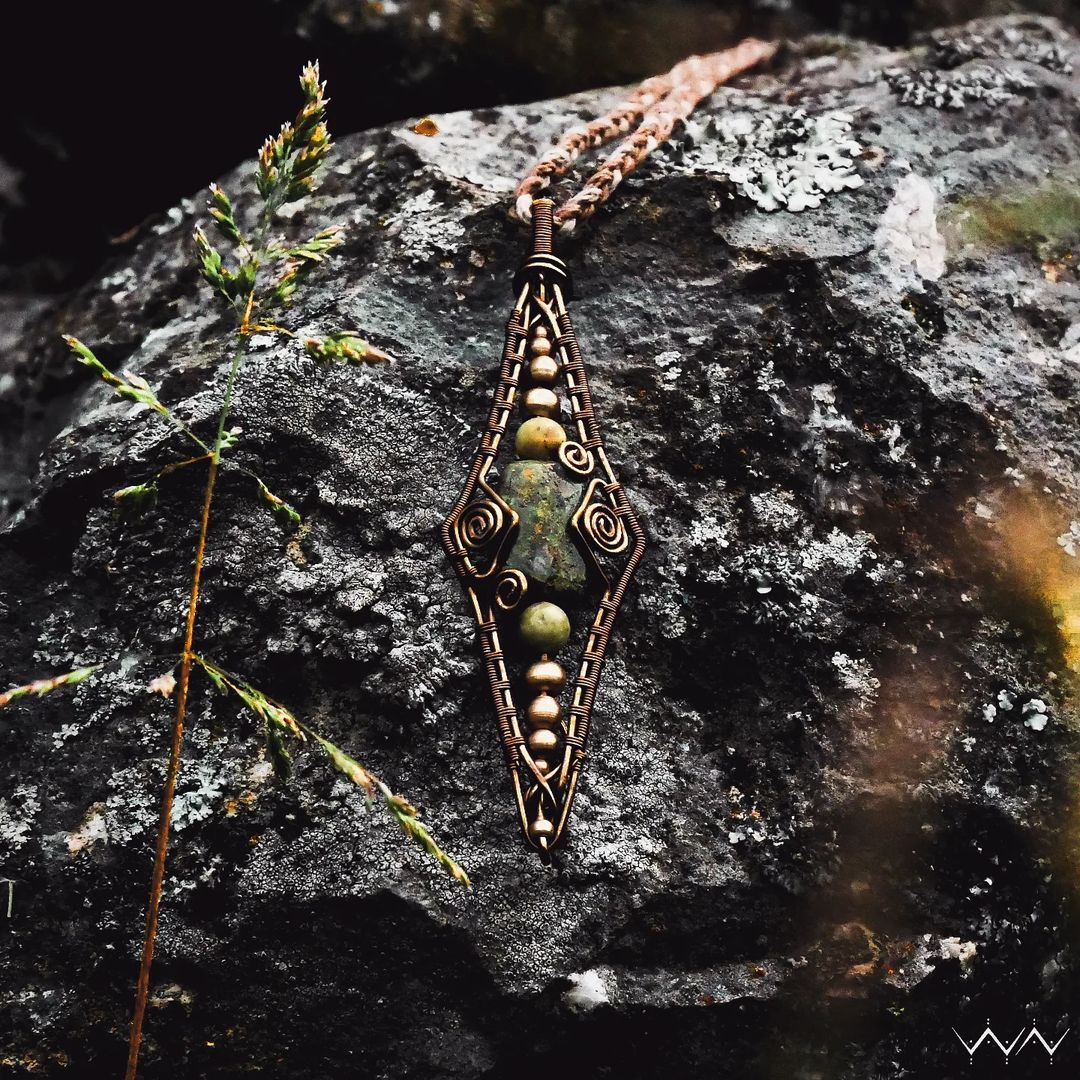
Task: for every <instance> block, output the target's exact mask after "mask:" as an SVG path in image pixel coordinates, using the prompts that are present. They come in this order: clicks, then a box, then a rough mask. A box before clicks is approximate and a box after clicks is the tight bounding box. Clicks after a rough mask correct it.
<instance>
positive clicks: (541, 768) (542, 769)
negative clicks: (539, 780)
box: [533, 757, 551, 776]
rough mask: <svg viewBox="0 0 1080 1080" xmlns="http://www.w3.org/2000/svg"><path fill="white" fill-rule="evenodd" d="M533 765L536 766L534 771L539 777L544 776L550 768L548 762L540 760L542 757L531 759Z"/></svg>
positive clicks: (545, 759)
mask: <svg viewBox="0 0 1080 1080" xmlns="http://www.w3.org/2000/svg"><path fill="white" fill-rule="evenodd" d="M533 764H534V765H535V766H536V771H537V772H538V773H539V774H540V775H541V776H544V775H545V774H546V773H547V771H548V770H549V769H550V768H551V763H550V762H549V761H548V759H547V758H542V757H538V758H533Z"/></svg>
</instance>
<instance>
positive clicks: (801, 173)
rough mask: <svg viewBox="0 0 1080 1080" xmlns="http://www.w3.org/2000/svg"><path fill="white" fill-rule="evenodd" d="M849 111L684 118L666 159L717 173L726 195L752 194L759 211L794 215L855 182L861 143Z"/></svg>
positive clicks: (748, 196)
mask: <svg viewBox="0 0 1080 1080" xmlns="http://www.w3.org/2000/svg"><path fill="white" fill-rule="evenodd" d="M852 126H853V118H852V116H851V115H850V114H849V113H844V112H837V111H834V112H826V113H822V114H820V115H818V116H809V115H807V113H806V111H805V110H804V109H787V110H785V109H773V110H771V111H769V112H765V113H751V112H746V111H743V112H738V111H735V112H731V113H724V114H723V115H721V116H717V117H711V118H710V119H709V120H708V121H706V122H705V123H704V124H701V123H695V122H694V121H693V120H691V121H689V122H688V123H687V125H686V129H685V131H684V133H683V135H682V137H681V139H680V140H678V141H677V142H676V144H675V145H674V146H673V147H672V148H671V150H669V151H668V154H669V156H670V157H673V158H674V159H675V160H678V161H680V162H681V163H682V164H684V165H687V166H689V167H690V168H692V169H700V170H702V171H705V172H708V173H712V174H715V175H717V176H719V177H721V178H722V179H723V180H724V181H726V183H727V184H728V186H729V190H728V192H727V194H728V197H729V198H735V197H736V196H741V197H742V198H746V199H750V200H751V201H752V202H753V203H755V204H756V205H757V206H758V207H760V208H761V209H762V210H768V211H773V210H789V211H791V212H793V213H798V212H799V211H802V210H807V209H811V208H814V207H818V206H820V205H821V204H822V202H823V201H824V199H825V198H826V197H827V196H828V195H831V194H833V193H835V192H838V191H845V190H848V189H851V188H857V187H861V186H862V184H863V178H862V177H861V176H860V175H859V173H858V170H857V168H856V165H855V159H856V158H857V157H858V156H859V155H860V154H861V153H862V151H863V147H862V144H861V143H860V142H859V141H858V139H857V138H855V136H854V135H853V134H852Z"/></svg>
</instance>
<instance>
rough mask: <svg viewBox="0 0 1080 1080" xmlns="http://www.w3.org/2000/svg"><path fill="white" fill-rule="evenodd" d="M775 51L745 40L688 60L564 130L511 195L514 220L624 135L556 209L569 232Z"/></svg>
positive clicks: (557, 219)
mask: <svg viewBox="0 0 1080 1080" xmlns="http://www.w3.org/2000/svg"><path fill="white" fill-rule="evenodd" d="M776 49H777V46H776V44H775V43H773V42H768V41H759V40H758V39H757V38H746V40H745V41H740V42H739V44H738V45H736V46H734V47H733V48H731V49H724V50H722V51H721V52H715V53H709V54H708V55H706V56H688V57H687V58H686V59H685V60H680V61H679V63H677V64H676V65H675V66H674V67H673V68H672V69H671V70H670V71H669V72H668V73H667V74H666V75H656V76H654V77H653V78H651V79H646V80H645V81H644V82H643V83H642V84H641V85H640V86H639V87H638V88H637V89H636V90H635V91H634V92H633V93H632V94H631V95H630V96H629V97H628V98H627V99H626V101H624V102H623V103H622V104H621V105H618V106H617V107H616V108H614V109H613V110H612V111H611V112H610V113H608V114H607V116H602V117H599V118H598V119H596V120H593V121H592V122H591V123H589V124H586V125H584V126H583V127H579V128H573V129H571V130H570V131H568V132H567V133H566V134H565V135H564V136H563V137H562V138H561V139H560V140H559V141H558V142H557V143H556V144H555V146H553V147H552V148H551V150H550V151H549V152H548V154H547V155H546V156H545V157H543V158H541V159H540V160H539V161H538V162H537V163H536V164H535V165H534V166H533V167H532V168H531V169H530V170H529V174H528V175H527V176H526V177H525V179H524V180H522V181H521V183H520V184H519V185H518V189H517V191H516V193H515V200H516V201H515V208H516V211H517V215H518V217H519V218H521V220H522V221H529V220H530V219H531V217H532V201H533V199H534V198H536V197H537V196H538V195H539V194H540V192H542V191H543V190H544V189H545V188H547V187H548V185H549V184H550V183H551V181H552V180H555V179H558V178H559V177H560V176H565V175H566V173H567V172H569V170H570V167H571V166H572V165H573V164H574V162H575V161H576V160H577V159H578V158H579V157H580V156H581V155H582V154H584V153H586V152H587V151H589V150H592V149H594V148H596V147H598V146H603V145H604V144H605V143H609V142H611V141H613V140H614V139H617V138H619V136H621V135H626V138H625V139H623V141H622V142H621V143H619V145H618V147H617V148H616V150H615V152H614V153H613V154H611V155H610V156H609V157H608V158H607V159H606V160H605V161H604V163H603V164H602V165H601V166H600V168H599V169H597V170H596V172H594V173H593V174H592V176H590V177H589V179H588V180H586V181H585V184H584V185H583V187H582V189H581V190H580V191H579V192H578V193H577V194H576V195H574V196H572V197H571V198H569V199H567V200H566V202H564V203H563V204H562V205H561V206H559V207H556V209H555V224H556V225H557V226H560V227H561V228H562V230H563V231H564V232H569V231H570V230H571V229H573V227H574V226H575V225H576V224H577V222H579V221H581V220H583V219H584V218H587V217H589V216H590V215H591V214H593V213H595V212H596V208H597V207H598V206H600V205H602V204H603V203H605V202H606V201H607V200H608V198H609V197H610V196H611V193H612V192H613V191H614V190H615V188H616V187H618V186H619V184H620V183H622V181H623V180H624V179H625V178H626V177H627V176H628V175H629V174H630V173H632V172H633V171H634V170H635V169H636V168H637V167H638V166H639V165H640V164H641V163H642V162H643V161H644V160H645V159H646V158H647V157H648V156H649V154H651V153H652V152H653V150H655V149H656V148H657V147H658V146H659V145H660V144H661V143H663V142H666V141H667V140H668V139H669V138H670V137H671V133H672V131H673V130H674V129H675V125H676V124H677V123H679V122H680V121H681V120H685V119H686V118H687V117H688V116H689V115H690V114H691V113H692V112H693V111H694V109H696V108H697V106H698V104H699V103H700V102H701V101H702V99H704V98H707V97H708V96H709V95H710V94H711V93H712V92H713V91H714V90H716V88H717V87H718V86H721V85H723V84H724V83H726V82H727V81H728V80H729V79H732V78H734V76H736V75H738V74H739V73H740V72H743V71H746V69H747V68H751V67H753V66H754V65H755V64H760V63H763V62H765V61H767V60H769V59H771V58H772V56H773V55H774V54H775V52H776ZM628 132H630V134H629V135H627V133H628Z"/></svg>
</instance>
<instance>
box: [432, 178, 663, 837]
mask: <svg viewBox="0 0 1080 1080" xmlns="http://www.w3.org/2000/svg"><path fill="white" fill-rule="evenodd" d="M553 210H554V204H553V203H552V201H551V200H550V199H536V200H535V201H534V202H533V204H532V254H531V255H530V257H529V258H528V259H527V260H526V262H525V264H524V265H523V266H522V267H521V269H520V270H519V271H518V272H517V274H516V275H515V277H514V295H515V297H516V303H515V306H514V309H513V311H512V312H511V315H510V320H509V322H508V323H507V327H506V344H505V347H504V349H503V355H502V369H501V371H500V373H499V382H498V385H497V386H496V388H495V393H494V396H493V398H492V402H491V411H490V413H489V414H488V420H487V424H486V426H485V428H484V433H483V436H482V437H481V440H480V447H479V449H478V450H477V452H476V455H475V457H474V458H473V461H472V466H471V468H470V470H469V474H468V478H467V480H466V482H465V488H464V490H463V491H462V493H461V496H460V498H459V499H458V500H457V502H456V503H455V504H454V508H453V510H452V511H451V512H450V514H449V516H448V517H447V518H446V520H445V521H444V522H443V525H442V542H443V546H444V547H445V549H446V552H447V554H448V555H449V557H450V560H451V561H452V562H453V564H454V569H455V570H456V571H457V574H458V576H459V577H460V578H461V581H462V584H463V586H464V588H465V591H466V593H467V594H468V597H469V600H470V601H471V604H472V610H473V615H474V617H475V619H476V629H477V637H478V639H479V643H480V649H481V652H482V654H483V659H484V667H485V670H486V672H487V677H488V682H489V684H490V686H491V694H492V698H493V699H494V703H495V716H496V720H497V722H498V728H499V736H500V738H501V740H502V745H503V751H504V754H505V757H506V763H507V766H508V767H509V770H510V778H511V782H512V784H513V792H514V799H515V802H516V804H517V812H518V818H519V820H520V823H521V828H522V830H523V832H524V834H525V838H526V840H527V841H528V843H529V844H530V845H531V846H532V847H534V848H535V849H537V850H538V851H539V852H540V853H541V855H542V856H543V857H547V856H548V854H549V853H550V852H551V850H552V849H553V848H554V847H555V846H556V845H557V844H558V843H559V841H560V840H561V839H562V838H563V836H564V834H565V832H566V826H567V821H568V819H569V816H570V810H571V807H572V805H573V801H574V792H575V791H576V789H577V785H578V779H579V777H580V774H581V769H582V766H583V765H584V762H585V756H586V748H587V745H588V739H589V723H590V720H591V717H592V708H593V701H594V699H595V697H596V689H597V686H598V684H599V681H600V672H601V669H602V667H603V664H604V655H605V653H606V652H607V647H608V642H609V640H610V638H611V632H612V627H613V625H614V622H615V617H616V615H617V614H618V611H619V606H620V605H621V604H622V601H623V596H624V594H625V592H626V589H627V586H628V585H629V583H630V579H631V577H633V574H634V571H635V570H636V569H637V566H638V563H639V562H640V561H641V557H642V555H643V553H644V550H645V533H644V530H643V529H642V527H641V524H640V523H639V521H638V519H637V515H636V514H635V513H634V511H633V509H632V508H631V506H630V503H629V501H628V500H627V498H626V492H625V491H624V489H623V487H622V485H621V484H620V483H619V481H618V480H617V479H616V477H615V474H614V472H613V471H612V468H611V465H610V464H609V462H608V459H607V455H606V454H605V453H604V447H603V441H602V439H601V436H600V428H599V425H598V424H597V421H596V415H595V413H594V411H593V402H592V396H591V395H590V393H589V383H588V378H587V376H586V373H585V363H584V361H583V360H582V356H581V349H580V348H579V346H578V341H577V336H576V335H575V333H574V328H573V326H572V324H571V322H570V315H569V313H568V312H567V310H566V304H567V302H568V301H569V300H570V299H571V297H572V286H571V281H570V276H569V274H568V273H567V270H566V266H565V264H564V263H563V261H562V260H561V259H559V258H556V256H555V255H554V254H553V251H552V241H553V235H554V223H553ZM560 389H561V390H562V391H564V393H565V397H564V398H563V397H561V396H560V392H559V391H560ZM564 424H565V425H566V426H564ZM568 428H569V433H568V430H567V429H568ZM511 441H512V447H510V446H507V447H506V448H504V442H507V443H509V442H511ZM500 451H503V453H502V454H500ZM571 644H572V647H573V648H575V649H579V650H580V652H579V661H578V667H577V674H576V676H575V677H574V680H573V682H572V684H570V685H569V686H568V685H567V683H568V676H567V672H566V669H565V668H564V667H563V664H564V663H565V662H566V660H565V654H566V653H567V651H568V647H569V646H571ZM519 701H520V702H522V703H524V704H523V707H519V705H518V702H519Z"/></svg>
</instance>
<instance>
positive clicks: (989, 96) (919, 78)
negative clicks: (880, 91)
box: [883, 64, 1035, 109]
mask: <svg viewBox="0 0 1080 1080" xmlns="http://www.w3.org/2000/svg"><path fill="white" fill-rule="evenodd" d="M883 75H884V78H885V81H886V82H887V83H888V84H889V87H890V88H891V89H892V91H893V93H894V94H896V96H897V97H898V98H899V99H900V103H901V104H902V105H915V106H918V107H923V106H932V107H933V108H936V109H963V108H965V107H966V106H967V105H968V104H969V103H970V102H974V101H985V102H986V103H987V104H989V105H1004V104H1005V103H1006V102H1009V101H1013V100H1014V99H1016V98H1017V97H1019V96H1020V95H1021V94H1023V93H1025V92H1027V91H1029V90H1033V89H1034V88H1035V83H1034V82H1033V81H1032V80H1031V79H1029V78H1028V77H1027V75H1025V74H1024V73H1023V72H1022V71H1020V70H1018V69H1015V68H1009V67H1005V68H999V67H995V66H994V65H992V64H978V65H971V66H968V67H965V68H964V69H963V70H961V71H939V70H938V69H936V68H889V69H888V70H887V71H885V72H884V73H883Z"/></svg>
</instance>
